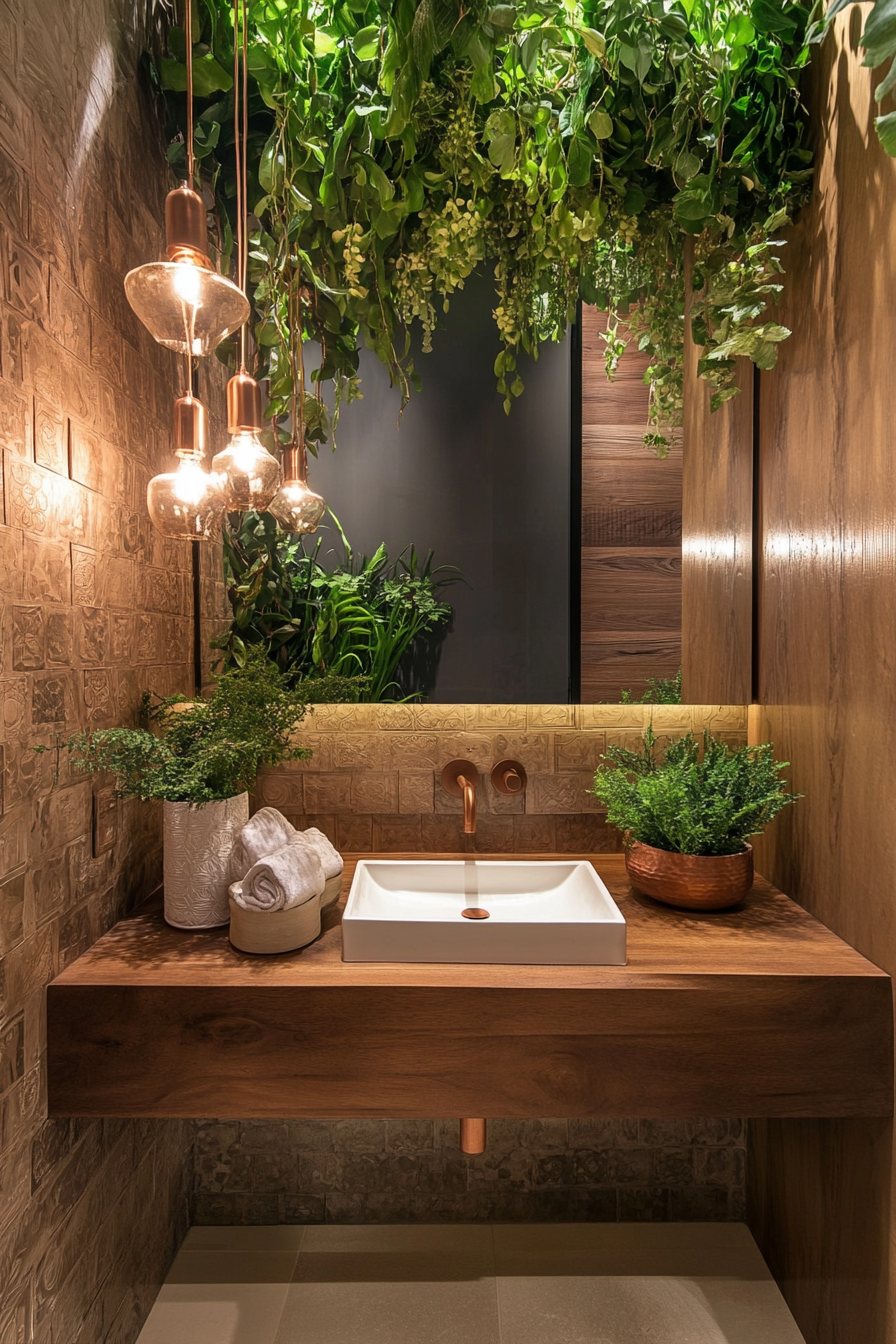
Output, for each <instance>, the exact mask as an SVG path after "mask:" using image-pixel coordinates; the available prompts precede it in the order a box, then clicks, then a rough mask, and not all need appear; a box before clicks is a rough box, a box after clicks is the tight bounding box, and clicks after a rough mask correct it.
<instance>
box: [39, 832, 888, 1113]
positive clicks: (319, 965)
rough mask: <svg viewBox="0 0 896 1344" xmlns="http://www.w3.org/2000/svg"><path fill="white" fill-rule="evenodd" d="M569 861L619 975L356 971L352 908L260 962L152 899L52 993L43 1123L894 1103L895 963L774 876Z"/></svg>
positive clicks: (579, 970) (882, 1107)
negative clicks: (725, 893) (177, 921)
mask: <svg viewBox="0 0 896 1344" xmlns="http://www.w3.org/2000/svg"><path fill="white" fill-rule="evenodd" d="M390 857H396V856H394V855H392V856H390ZM406 857H418V858H419V857H420V856H419V855H409V856H406ZM441 857H459V856H450V855H448V856H441ZM477 857H483V856H477ZM495 857H503V858H506V857H507V856H506V855H502V856H495ZM526 857H527V858H530V857H532V856H529V855H527V856H526ZM565 857H569V856H565ZM578 857H582V858H590V859H591V861H592V862H593V863H594V866H595V867H596V869H597V870H598V872H599V873H600V875H601V877H602V878H603V879H604V881H605V882H606V884H607V886H608V887H609V889H610V891H611V893H612V895H613V896H614V898H615V899H616V901H617V903H618V904H619V906H620V908H621V910H622V912H623V914H624V915H625V918H626V920H627V922H628V957H629V960H628V965H627V966H623V967H620V966H605V967H601V966H595V967H591V966H558V967H554V966H535V967H528V966H455V965H385V964H357V963H356V964H353V965H351V964H347V963H345V962H343V961H342V959H341V938H340V931H339V914H338V912H334V913H332V914H331V915H330V916H329V919H328V921H327V924H326V925H325V929H324V932H323V934H322V936H321V938H320V939H319V940H318V941H317V942H316V943H314V944H313V945H312V946H311V947H308V948H306V949H305V950H304V951H303V952H301V953H290V954H287V955H283V956H276V957H269V958H267V957H250V956H245V955H243V954H241V953H238V952H235V951H234V950H233V949H232V948H231V946H230V943H229V941H228V939H227V932H226V930H215V931H210V932H202V933H193V934H189V933H183V932H179V931H178V930H176V929H172V928H169V927H168V926H167V925H166V924H165V923H164V921H163V919H162V914H161V902H160V901H156V902H154V903H151V904H150V905H148V906H146V907H144V908H143V909H141V910H140V911H139V912H138V913H137V914H135V915H134V916H133V917H131V918H129V919H126V920H123V921H122V922H121V923H120V924H118V925H116V927H115V928H114V929H112V931H111V932H110V933H108V934H107V935H106V936H105V937H104V938H101V939H100V941H99V942H98V943H96V944H95V945H94V947H92V948H91V949H90V951H89V952H87V953H86V954H85V955H84V956H82V957H81V958H79V960H78V961H76V962H75V963H74V964H73V965H72V966H70V967H69V968H68V970H66V971H65V972H64V973H63V974H62V975H61V976H59V977H58V979H56V980H55V981H53V983H52V984H51V985H50V987H49V990H48V1042H49V1044H48V1049H49V1112H50V1115H51V1116H218V1117H228V1116H234V1117H245V1118H249V1117H300V1116H392V1117H401V1116H420V1117H428V1116H441V1117H450V1116H469V1115H478V1116H483V1115H484V1116H496V1117H507V1118H510V1117H526V1116H531V1117H539V1116H554V1115H564V1116H626V1115H640V1116H698V1115H741V1116H769V1117H771V1116H789V1117H802V1116H806V1117H808V1116H831V1117H834V1116H884V1115H890V1114H892V1109H893V1043H892V1035H893V1011H892V1004H891V987H890V980H889V977H888V976H887V975H885V974H884V973H883V971H880V970H878V969H877V967H875V966H873V965H872V964H871V963H870V962H868V961H866V960H865V959H864V958H863V957H861V956H860V955H859V954H858V953H857V952H855V951H854V950H853V949H852V948H851V947H849V946H848V945H847V944H846V943H844V942H842V941H841V940H840V939H839V938H837V937H835V935H834V934H833V933H831V932H830V931H829V930H828V929H826V928H825V927H824V926H823V925H821V924H819V923H818V922H817V921H816V920H814V919H813V918H812V917H811V916H810V915H808V914H807V913H806V912H805V911H804V910H803V909H802V908H801V907H800V906H798V905H796V904H794V902H793V901H791V900H789V899H788V898H787V897H786V896H784V895H782V894H781V893H780V892H778V891H776V890H775V889H774V888H772V887H770V886H769V885H768V884H767V883H766V882H763V881H762V880H761V879H757V882H756V885H755V888H754V890H753V891H752V893H751V894H750V897H749V898H748V900H747V902H746V903H745V905H744V906H743V907H742V908H741V909H738V910H735V911H734V912H726V913H722V914H715V915H694V914H687V913H684V912H679V911H675V910H670V909H667V908H665V907H662V906H659V905H657V904H655V903H653V902H650V901H648V900H646V899H642V898H640V897H638V896H635V895H633V894H632V892H631V890H630V888H629V884H628V881H627V879H626V876H625V869H624V865H623V859H622V857H621V856H620V855H615V854H611V855H606V854H599V855H581V856H578ZM353 871H354V862H347V864H346V872H345V883H344V891H343V896H345V895H347V893H348V887H349V884H350V881H351V876H352V873H353Z"/></svg>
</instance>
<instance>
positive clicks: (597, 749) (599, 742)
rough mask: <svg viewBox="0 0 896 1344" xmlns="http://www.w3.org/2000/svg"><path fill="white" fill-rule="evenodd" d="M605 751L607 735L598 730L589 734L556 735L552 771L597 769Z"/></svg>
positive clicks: (592, 770)
mask: <svg viewBox="0 0 896 1344" xmlns="http://www.w3.org/2000/svg"><path fill="white" fill-rule="evenodd" d="M606 749H607V735H606V733H605V732H601V731H600V730H599V729H595V730H592V731H591V732H584V733H579V732H572V733H557V734H556V735H555V737H554V769H555V770H556V771H560V772H565V771H570V770H575V771H582V770H586V771H591V772H592V773H593V772H594V771H595V770H596V769H597V767H598V766H599V765H600V763H601V757H602V756H603V754H604V752H605V751H606Z"/></svg>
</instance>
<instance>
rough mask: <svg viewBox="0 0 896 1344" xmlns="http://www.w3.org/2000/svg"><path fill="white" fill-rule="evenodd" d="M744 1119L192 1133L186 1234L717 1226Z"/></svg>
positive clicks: (734, 1200)
mask: <svg viewBox="0 0 896 1344" xmlns="http://www.w3.org/2000/svg"><path fill="white" fill-rule="evenodd" d="M745 1142H746V1139H745V1126H744V1122H743V1121H742V1120H728V1119H704V1120H634V1119H633V1120H491V1121H489V1125H488V1148H487V1150H486V1152H485V1153H483V1154H482V1155H481V1156H476V1157H468V1156H466V1155H465V1154H464V1153H462V1152H461V1151H460V1149H459V1147H458V1122H457V1121H456V1120H294V1121H281V1122H271V1121H260V1120H252V1121H221V1122H214V1121H209V1122H207V1123H202V1124H197V1126H196V1141H195V1175H194V1191H193V1221H194V1222H197V1223H225V1224H228V1223H324V1222H326V1223H378V1222H481V1221H486V1220H495V1221H498V1222H514V1221H519V1222H539V1221H542V1222H588V1221H591V1222H613V1221H616V1220H617V1219H619V1220H623V1221H626V1222H630V1221H639V1220H647V1221H665V1220H667V1219H672V1220H677V1221H682V1220H688V1219H696V1220H708V1221H725V1220H728V1219H741V1218H743V1217H744V1156H745V1153H744V1148H745Z"/></svg>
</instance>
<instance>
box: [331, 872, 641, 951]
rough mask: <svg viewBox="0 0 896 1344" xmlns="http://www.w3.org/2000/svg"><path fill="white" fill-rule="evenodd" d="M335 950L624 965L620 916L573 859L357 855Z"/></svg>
mask: <svg viewBox="0 0 896 1344" xmlns="http://www.w3.org/2000/svg"><path fill="white" fill-rule="evenodd" d="M464 912H466V914H465V913H464ZM342 957H343V960H344V961H447V962H492V963H508V964H511V965H518V966H624V965H625V920H624V919H623V917H622V915H621V913H620V911H619V908H618V906H617V905H616V902H615V901H614V900H613V898H612V896H611V895H610V893H609V892H608V891H607V889H606V887H605V886H604V884H603V882H602V881H601V880H600V878H599V877H598V875H597V873H596V872H595V871H594V869H593V868H592V866H591V864H590V863H584V862H581V861H579V860H573V859H569V860H565V859H556V860H551V861H549V862H543V863H538V862H526V861H525V860H513V859H508V860H507V861H506V862H505V861H504V860H494V859H444V860H442V859H430V860H426V859H362V860H360V862H359V863H358V866H357V868H356V869H355V876H354V879H353V881H352V886H351V891H350V892H349V896H348V903H347V905H346V907H345V914H344V915H343V917H342Z"/></svg>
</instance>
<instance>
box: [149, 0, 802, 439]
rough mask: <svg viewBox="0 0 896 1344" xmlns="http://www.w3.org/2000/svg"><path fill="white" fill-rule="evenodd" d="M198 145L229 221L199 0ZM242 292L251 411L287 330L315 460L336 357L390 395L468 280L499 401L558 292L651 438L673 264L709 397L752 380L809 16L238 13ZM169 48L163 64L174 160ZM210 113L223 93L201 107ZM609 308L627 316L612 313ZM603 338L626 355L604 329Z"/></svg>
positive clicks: (794, 185)
mask: <svg viewBox="0 0 896 1344" xmlns="http://www.w3.org/2000/svg"><path fill="white" fill-rule="evenodd" d="M202 4H203V17H202V34H201V42H200V43H199V44H198V45H197V47H196V49H195V55H196V56H197V58H198V60H199V61H200V62H204V63H205V65H203V67H202V68H203V69H205V68H206V66H207V67H208V74H209V77H208V79H207V80H206V83H205V85H204V86H203V87H204V88H206V89H207V93H206V96H205V98H204V99H201V100H200V108H199V112H200V115H199V118H198V125H199V126H200V127H201V128H202V135H201V137H200V145H199V149H198V151H197V152H198V153H200V155H201V156H202V166H203V171H204V172H205V173H206V175H207V178H208V180H209V183H210V185H212V186H213V187H214V189H215V193H216V198H217V200H218V203H219V208H220V241H221V247H222V251H223V252H224V253H225V254H226V253H227V251H228V249H229V246H230V239H231V225H230V220H231V218H232V217H233V210H234V181H235V178H234V165H233V134H232V129H231V114H232V100H231V96H230V94H229V93H228V92H227V88H226V85H227V78H228V77H227V76H226V73H225V72H226V71H227V70H228V69H229V68H230V67H231V64H232V45H233V27H232V18H231V6H230V3H229V0H202ZM248 15H249V60H248V73H249V107H250V143H249V173H250V184H249V204H250V207H251V210H252V215H253V230H252V241H251V249H250V279H251V284H252V288H253V290H254V295H253V297H254V304H255V311H256V317H257V322H256V339H257V342H258V347H259V351H260V367H259V369H258V373H259V374H263V375H269V376H270V379H271V408H270V409H271V413H272V414H273V415H280V414H286V413H287V412H288V409H289V405H290V401H291V397H292V392H293V386H292V383H293V374H292V371H291V364H290V359H289V329H290V325H291V324H292V325H294V324H295V321H296V320H298V321H300V323H301V326H302V331H303V335H304V337H305V338H306V339H309V340H314V341H317V342H319V344H320V348H321V352H322V354H321V363H320V367H319V369H317V370H316V371H315V374H314V377H315V378H316V381H317V384H318V393H319V395H318V396H317V398H309V399H308V400H306V403H305V419H306V426H305V428H306V437H307V440H308V442H309V446H310V447H311V448H312V451H314V447H315V445H317V444H320V443H322V442H325V441H326V440H327V439H328V438H329V437H330V436H331V434H332V430H333V425H332V423H331V416H330V413H329V411H328V409H327V406H326V405H325V401H324V398H323V396H322V395H321V393H322V385H323V384H325V383H330V382H331V383H333V384H334V386H335V396H334V398H333V404H334V406H335V408H336V413H337V414H338V408H339V406H340V405H341V404H343V403H344V402H345V401H347V400H351V399H353V398H354V397H356V396H358V395H360V388H359V382H358V350H359V346H360V345H361V344H362V343H363V344H366V345H367V346H368V347H369V348H370V349H372V350H374V351H375V352H376V354H377V355H378V357H379V358H380V359H381V360H382V362H383V363H384V364H385V365H386V366H387V368H388V369H389V371H390V375H391V378H392V380H393V382H394V383H396V384H397V385H398V386H399V388H400V389H401V395H402V398H403V400H406V399H407V397H408V396H409V395H410V389H411V387H413V386H416V384H417V374H418V371H417V369H416V368H415V365H414V360H413V356H412V341H411V333H412V331H413V330H414V328H415V327H416V328H419V330H420V332H421V335H422V348H423V349H424V350H427V349H429V347H430V345H431V342H432V340H433V338H434V333H435V331H436V328H437V325H438V321H439V317H440V315H441V314H442V313H443V312H444V311H446V310H447V308H448V306H449V304H450V301H451V297H452V295H453V294H454V293H455V292H456V291H457V290H458V289H460V288H462V287H463V285H464V282H465V281H466V279H467V278H468V276H469V275H470V274H471V273H472V271H473V270H474V269H476V268H478V267H484V266H486V265H487V266H489V267H490V268H491V269H492V270H493V272H494V277H495V285H496V293H497V297H496V303H495V309H494V319H495V323H496V327H497V331H498V335H499V338H500V350H499V353H498V356H497V360H496V363H495V373H496V377H497V380H498V387H499V389H500V392H501V394H502V395H503V397H504V401H505V407H506V409H508V410H509V409H510V405H511V403H512V400H513V398H514V397H517V396H518V395H519V394H520V393H521V391H522V390H523V383H522V379H521V377H520V374H519V370H518V360H519V356H520V354H521V352H526V353H528V354H530V355H533V356H537V354H538V350H539V347H540V346H541V344H542V343H543V342H544V341H546V340H551V339H553V340H557V339H560V338H561V337H562V336H563V334H564V333H565V331H566V328H567V325H568V323H569V321H570V319H571V317H572V316H573V314H574V311H575V305H576V301H577V299H578V298H579V297H580V296H581V297H582V298H583V299H584V300H585V301H586V302H589V303H597V304H599V305H600V306H601V307H603V308H605V309H608V310H609V311H610V312H611V313H612V314H614V318H616V317H619V316H622V317H624V318H626V319H627V321H626V325H627V330H628V331H629V332H630V334H631V336H633V337H634V339H636V340H637V342H638V344H639V346H640V348H641V349H643V350H646V351H648V352H649V354H650V356H651V363H650V369H649V371H648V375H647V378H648V381H649V383H650V386H651V390H652V398H651V407H652V411H651V414H652V419H653V423H654V426H655V431H654V433H653V435H652V439H653V441H654V444H655V446H656V447H657V448H658V449H659V450H660V451H662V450H663V447H664V442H665V430H666V428H667V427H668V426H669V425H672V424H675V423H676V422H678V420H679V419H680V414H681V380H682V361H681V352H682V337H683V316H684V250H685V242H686V240H687V239H688V238H693V240H694V255H695V287H696V288H697V290H698V293H697V295H696V298H695V302H694V320H695V333H696V334H697V336H698V340H699V341H700V343H701V345H702V346H703V347H704V349H703V357H702V359H701V364H700V370H701V373H702V374H703V375H704V376H705V377H708V378H710V380H711V382H712V383H713V404H714V405H718V404H721V402H722V401H724V400H725V399H726V398H727V397H729V396H731V395H733V394H734V392H735V391H736V390H737V389H736V387H735V385H734V381H733V369H734V359H735V357H736V356H737V355H746V356H748V357H749V358H751V359H753V360H754V361H755V362H756V363H757V364H759V365H760V366H761V367H768V366H769V365H770V364H772V363H773V362H774V358H775V353H776V349H777V346H778V344H779V342H780V341H781V340H783V339H784V338H785V337H786V335H787V334H788V333H787V331H786V329H785V328H784V327H782V326H780V325H778V324H776V323H775V322H774V321H772V320H770V317H769V314H768V305H769V303H770V301H771V300H773V299H774V297H775V295H776V293H777V291H778V289H779V288H780V279H779V277H780V272H781V263H780V260H779V252H780V244H781V239H780V236H779V235H780V232H781V230H783V229H784V228H785V226H786V224H787V223H788V221H789V220H790V218H791V217H792V214H793V212H794V210H795V209H796V208H797V207H798V206H799V204H800V203H801V202H802V201H803V200H804V199H805V197H806V194H807V192H808V189H809V182H810V178H811V155H810V152H809V150H808V149H807V148H806V146H805V143H804V139H805V130H806V116H805V111H804V109H803V107H802V104H801V102H800V99H799V93H798V79H799V75H800V71H801V70H802V68H803V66H804V65H805V64H806V61H807V60H808V55H809V45H808V37H809V36H810V35H811V31H810V30H811V24H812V23H813V22H814V11H812V12H810V10H809V9H808V8H807V7H806V6H804V5H801V4H799V3H796V2H795V0H585V3H582V4H578V3H575V2H574V0H568V2H567V3H558V2H556V0H515V2H513V3H498V4H489V3H486V0H474V3H473V4H472V5H468V4H466V3H464V0H420V3H419V4H418V3H416V2H415V0H391V3H390V2H389V0H315V3H313V4H312V3H310V2H309V0H249V5H248ZM184 55H185V53H184V50H183V37H182V34H181V33H180V31H179V30H173V31H172V34H171V40H170V58H169V59H166V60H165V61H164V62H163V63H162V65H161V67H160V78H161V82H162V85H163V86H164V87H165V89H166V91H167V95H168V100H169V108H170V113H171V118H170V133H171V138H172V144H171V150H170V157H171V160H172V162H177V161H178V158H179V156H180V155H181V154H182V144H181V141H180V139H179V138H178V136H179V133H180V127H181V124H182V118H183V108H184V105H183V97H182V94H181V93H180V90H181V89H182V87H183V77H182V70H181V63H182V61H183V58H184ZM222 92H223V93H225V95H226V96H224V97H223V98H221V96H220V95H221V93H222ZM630 310H631V311H630ZM619 339H620V340H622V339H625V338H623V337H620V338H619Z"/></svg>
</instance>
